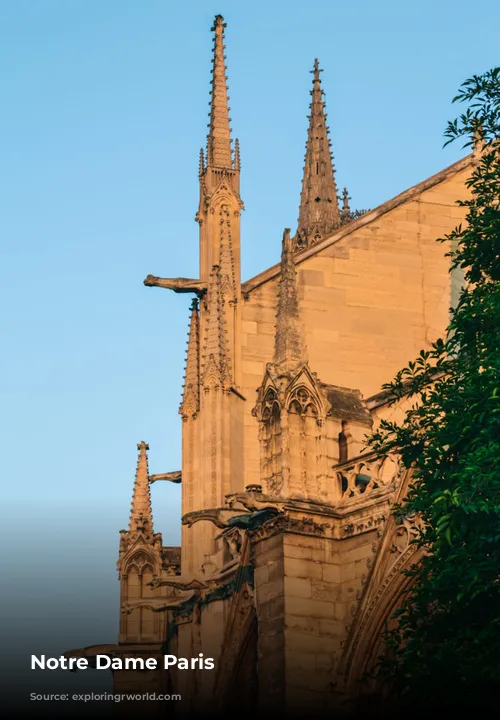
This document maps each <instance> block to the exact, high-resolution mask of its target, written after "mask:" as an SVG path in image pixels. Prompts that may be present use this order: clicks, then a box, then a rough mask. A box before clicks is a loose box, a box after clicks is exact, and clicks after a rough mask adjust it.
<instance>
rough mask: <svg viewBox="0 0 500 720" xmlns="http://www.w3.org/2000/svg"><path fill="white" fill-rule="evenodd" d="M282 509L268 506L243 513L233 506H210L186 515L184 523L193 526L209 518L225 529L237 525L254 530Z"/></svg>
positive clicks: (243, 528)
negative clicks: (232, 507)
mask: <svg viewBox="0 0 500 720" xmlns="http://www.w3.org/2000/svg"><path fill="white" fill-rule="evenodd" d="M279 512H280V511H279V510H278V508H275V507H272V506H268V507H264V508H262V509H261V510H257V512H254V513H244V514H241V512H239V511H238V510H235V509H231V508H210V509H207V510H197V511H195V512H190V513H187V514H186V515H184V517H183V518H182V524H183V525H187V526H188V527H191V525H193V524H194V523H195V522H199V521H200V520H209V521H210V522H213V524H214V525H215V526H216V527H218V528H221V529H222V530H225V529H226V528H229V527H237V528H240V529H242V530H254V529H255V528H256V527H258V526H259V525H261V524H262V523H263V522H266V520H270V519H271V518H272V517H274V516H275V515H277V514H278V513H279Z"/></svg>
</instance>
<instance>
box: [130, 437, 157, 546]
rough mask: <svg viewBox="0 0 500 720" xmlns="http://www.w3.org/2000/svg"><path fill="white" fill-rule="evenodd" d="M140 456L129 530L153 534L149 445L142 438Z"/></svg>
mask: <svg viewBox="0 0 500 720" xmlns="http://www.w3.org/2000/svg"><path fill="white" fill-rule="evenodd" d="M137 449H138V450H139V457H138V459H137V470H136V473H135V483H134V496H133V498H132V510H131V513H130V523H129V532H131V533H132V532H137V531H140V532H143V533H144V534H145V535H147V536H152V535H153V512H152V510H151V494H150V489H149V471H148V455H147V451H148V450H149V445H148V444H147V443H145V442H144V440H142V441H141V442H140V443H139V444H138V445H137Z"/></svg>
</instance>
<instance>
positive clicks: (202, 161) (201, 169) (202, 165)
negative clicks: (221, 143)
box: [198, 148, 205, 177]
mask: <svg viewBox="0 0 500 720" xmlns="http://www.w3.org/2000/svg"><path fill="white" fill-rule="evenodd" d="M204 172H205V154H204V152H203V148H200V166H199V170H198V176H199V177H201V176H202V175H203V173H204Z"/></svg>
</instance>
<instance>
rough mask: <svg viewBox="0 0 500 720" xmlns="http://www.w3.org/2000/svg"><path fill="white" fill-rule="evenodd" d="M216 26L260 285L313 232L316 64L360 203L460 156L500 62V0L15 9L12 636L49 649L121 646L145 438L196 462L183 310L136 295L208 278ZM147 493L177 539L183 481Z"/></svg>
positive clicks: (8, 515)
mask: <svg viewBox="0 0 500 720" xmlns="http://www.w3.org/2000/svg"><path fill="white" fill-rule="evenodd" d="M216 13H221V14H223V15H224V17H225V20H226V22H227V24H228V26H227V29H226V45H227V55H228V76H229V87H230V96H231V101H230V105H231V116H232V127H233V137H236V136H237V137H239V139H240V144H241V155H242V197H243V199H244V201H245V206H246V210H245V213H244V215H243V218H242V246H243V247H242V263H243V276H244V278H248V277H251V276H252V275H254V274H256V273H257V272H259V271H260V270H262V269H264V268H265V267H266V266H268V265H270V264H273V263H274V262H276V261H277V260H278V257H279V250H280V239H281V233H282V230H283V227H285V226H287V227H288V226H290V227H291V228H292V229H293V230H294V229H295V224H296V219H297V214H298V201H299V195H300V179H301V171H302V164H303V155H304V143H305V136H306V128H307V119H306V116H307V113H308V103H309V89H310V86H311V75H310V74H309V70H310V69H311V67H312V64H313V61H314V58H315V57H318V58H319V60H320V64H321V66H322V67H323V69H324V72H323V75H322V80H323V87H324V90H325V93H326V103H327V110H328V118H329V123H330V129H331V139H332V147H333V151H334V155H335V165H336V168H337V180H338V184H339V187H343V186H344V185H347V187H348V189H349V193H350V195H351V197H352V205H353V206H354V207H358V208H372V207H375V206H377V205H378V204H380V203H381V202H384V201H385V200H388V199H390V198H391V197H392V196H394V195H396V194H397V193H399V192H401V191H403V190H405V189H407V188H408V187H410V186H412V185H413V184H415V183H417V182H419V181H421V180H423V179H425V178H426V177H428V176H429V175H432V174H433V173H435V172H437V171H439V170H440V169H442V168H443V167H445V166H447V165H449V164H450V163H452V162H454V161H455V160H457V159H458V158H459V157H462V156H463V154H465V153H464V151H463V150H461V149H460V147H458V146H457V147H450V148H447V149H445V150H443V149H442V144H443V137H442V136H443V130H444V128H445V125H446V121H447V120H448V119H450V118H452V117H454V116H455V114H456V112H457V110H458V108H456V107H453V106H452V105H451V99H452V97H453V96H454V94H455V92H456V90H457V89H458V87H459V85H460V83H461V82H462V81H463V80H464V79H465V78H467V77H469V76H470V75H472V74H474V73H482V72H484V71H485V70H487V69H489V68H490V67H493V66H495V65H498V64H499V56H498V52H497V48H498V27H499V22H500V5H498V3H497V2H496V1H495V0H477V1H476V2H475V3H474V4H473V5H471V4H470V2H465V1H463V0H441V1H439V0H433V1H431V0H420V2H419V3H401V2H396V1H389V0H385V1H384V0H381V1H380V2H376V3H375V2H369V1H367V0H366V1H365V0H353V2H351V3H346V2H337V1H335V2H333V1H332V0H317V1H316V2H315V3H313V4H311V3H304V2H291V1H290V0H288V1H287V2H266V3H264V2H261V1H260V0H254V2H252V3H250V2H246V3H241V2H240V3H236V2H232V3H231V2H219V3H218V4H213V3H209V2H206V0H203V2H202V1H200V0H199V1H196V2H194V1H191V2H183V3H180V2H177V3H174V2H166V1H165V0H164V1H163V2H160V1H159V0H146V1H145V2H139V1H138V0H135V1H134V2H131V1H128V2H126V1H125V0H100V1H99V2H98V1H97V0H87V1H86V2H82V1H77V0H74V1H73V2H67V1H64V0H39V1H36V0H0V67H1V73H0V107H1V111H0V240H1V254H2V258H1V264H0V273H1V282H0V293H1V295H2V297H1V307H2V336H3V345H2V353H1V356H0V363H1V370H2V371H1V375H0V378H1V380H0V382H1V385H2V388H1V393H2V405H3V413H2V417H1V423H2V427H1V437H2V444H3V460H2V467H3V473H2V474H3V498H2V499H3V503H4V508H5V510H4V518H3V522H2V531H3V532H4V533H6V534H7V535H8V536H10V537H14V538H15V548H16V549H15V551H13V550H12V549H10V550H9V549H8V550H7V552H5V557H4V562H5V563H6V568H7V573H8V576H9V578H10V579H11V582H10V583H9V588H8V592H9V594H10V605H9V606H8V607H9V608H10V610H9V613H10V621H9V626H10V633H11V634H12V636H13V637H14V636H15V637H17V638H22V637H24V638H27V637H28V635H29V637H30V638H31V640H29V642H31V643H33V642H35V640H34V639H33V638H35V639H36V638H37V637H38V645H39V646H40V647H42V646H43V643H41V640H40V638H41V637H42V635H40V627H41V626H43V627H45V633H46V635H44V638H45V640H46V642H47V643H48V640H47V637H48V633H49V630H50V628H52V627H53V626H55V625H57V626H58V627H60V628H61V627H62V628H64V632H63V631H61V632H63V635H64V643H63V644H66V647H68V646H69V647H72V646H76V645H78V644H81V643H83V644H91V643H96V642H99V641H101V640H102V641H112V640H114V638H115V635H116V624H117V619H118V617H117V612H118V607H117V604H116V603H117V590H118V583H117V580H116V571H115V562H116V557H117V551H118V530H119V529H120V528H122V527H125V526H126V525H127V522H128V514H129V508H130V498H131V491H132V482H133V478H134V471H135V463H136V452H137V451H136V443H137V442H138V441H140V440H142V439H144V440H146V441H147V442H149V444H150V447H151V450H150V471H151V472H164V471H167V470H176V469H178V468H179V467H180V457H181V444H180V417H179V415H178V413H177V408H178V405H179V400H180V392H181V381H182V374H183V364H184V354H185V341H186V336H187V321H188V306H189V298H188V297H187V296H178V295H173V294H170V293H167V292H166V291H161V290H159V289H152V288H145V287H144V286H143V284H142V281H143V279H144V278H145V276H146V275H147V274H148V273H152V274H155V275H163V276H177V275H181V276H187V277H190V276H191V277H196V275H197V271H198V268H197V262H198V245H197V243H198V239H197V225H196V223H195V222H194V215H195V212H196V205H197V196H198V184H197V183H198V180H197V169H198V154H199V148H200V146H201V145H203V144H204V142H205V137H206V132H207V128H206V124H207V122H208V115H207V113H208V100H209V95H208V93H209V79H210V74H209V73H210V57H211V46H212V41H211V33H210V27H211V24H212V20H213V16H214V15H215V14H216ZM152 494H153V501H154V507H155V518H156V525H157V529H159V530H161V531H162V532H163V534H164V542H165V543H166V544H169V543H177V542H178V540H179V528H180V518H179V516H180V502H179V500H180V493H179V488H178V487H177V486H170V485H167V484H164V483H158V484H156V485H154V486H153V488H152ZM5 547H8V546H6V545H4V548H5ZM12 547H14V542H13V543H12ZM4 577H5V575H4ZM26 618H28V619H27V620H26ZM77 619H78V621H76V620H77ZM47 628H48V629H47ZM37 633H38V635H37ZM103 635H104V636H103ZM45 640H44V641H45ZM29 642H28V640H26V643H27V644H26V647H27V648H28V650H27V651H28V652H31V647H33V645H31V646H30V645H29ZM58 642H59V640H58ZM48 644H50V643H48ZM48 644H47V645H46V646H43V647H47V648H48ZM56 644H57V643H56ZM63 649H64V648H63ZM40 651H41V652H42V651H43V650H40Z"/></svg>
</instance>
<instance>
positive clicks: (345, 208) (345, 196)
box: [342, 187, 351, 214]
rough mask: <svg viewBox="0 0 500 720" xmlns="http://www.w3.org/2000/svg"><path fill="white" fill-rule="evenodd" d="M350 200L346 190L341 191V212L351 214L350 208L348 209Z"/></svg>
mask: <svg viewBox="0 0 500 720" xmlns="http://www.w3.org/2000/svg"><path fill="white" fill-rule="evenodd" d="M350 199H351V198H350V197H349V193H348V192H347V188H346V187H345V188H344V189H343V190H342V212H343V213H346V214H349V213H350V212H351V208H350V207H349V200H350Z"/></svg>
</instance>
